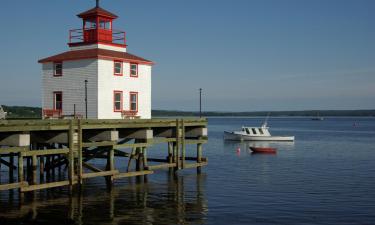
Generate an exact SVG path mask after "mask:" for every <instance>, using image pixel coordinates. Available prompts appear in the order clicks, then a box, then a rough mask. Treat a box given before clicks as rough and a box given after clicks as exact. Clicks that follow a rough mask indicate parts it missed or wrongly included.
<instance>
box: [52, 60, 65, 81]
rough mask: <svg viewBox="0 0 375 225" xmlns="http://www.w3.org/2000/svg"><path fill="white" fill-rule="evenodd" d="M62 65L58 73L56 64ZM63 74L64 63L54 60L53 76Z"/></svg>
mask: <svg viewBox="0 0 375 225" xmlns="http://www.w3.org/2000/svg"><path fill="white" fill-rule="evenodd" d="M58 64H60V65H61V73H56V65H58ZM62 75H63V63H62V62H54V63H53V76H54V77H61V76H62Z"/></svg>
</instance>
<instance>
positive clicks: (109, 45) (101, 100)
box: [39, 1, 154, 119]
mask: <svg viewBox="0 0 375 225" xmlns="http://www.w3.org/2000/svg"><path fill="white" fill-rule="evenodd" d="M77 16H78V17H79V18H80V19H82V27H81V28H79V29H73V30H70V31H69V42H68V46H69V50H68V51H66V52H63V53H61V54H57V55H53V56H51V57H47V58H43V59H41V60H39V63H41V64H42V89H43V90H42V95H43V97H42V107H43V115H44V117H63V116H64V115H81V116H82V117H84V118H85V117H86V118H90V119H121V118H142V119H149V118H151V70H152V65H153V64H154V63H153V62H152V61H150V60H147V59H144V58H142V57H139V56H136V55H134V54H131V53H129V52H128V51H127V42H126V33H125V32H124V31H120V30H116V29H114V28H113V24H114V21H115V20H116V19H117V18H118V17H117V16H116V15H115V14H113V13H111V12H109V11H107V10H105V9H103V8H101V7H100V6H99V1H97V4H96V7H94V8H92V9H90V10H87V11H85V12H83V13H80V14H78V15H77Z"/></svg>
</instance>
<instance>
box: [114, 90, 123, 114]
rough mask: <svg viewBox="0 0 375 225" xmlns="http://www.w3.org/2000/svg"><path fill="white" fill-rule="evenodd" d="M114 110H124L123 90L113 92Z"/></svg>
mask: <svg viewBox="0 0 375 225" xmlns="http://www.w3.org/2000/svg"><path fill="white" fill-rule="evenodd" d="M113 111H114V112H121V111H122V91H114V92H113Z"/></svg>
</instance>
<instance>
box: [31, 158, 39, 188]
mask: <svg viewBox="0 0 375 225" xmlns="http://www.w3.org/2000/svg"><path fill="white" fill-rule="evenodd" d="M37 169H38V158H37V156H36V155H33V156H32V170H33V171H32V184H37V180H36V179H37Z"/></svg>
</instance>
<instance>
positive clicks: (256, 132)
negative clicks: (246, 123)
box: [242, 126, 271, 136]
mask: <svg viewBox="0 0 375 225" xmlns="http://www.w3.org/2000/svg"><path fill="white" fill-rule="evenodd" d="M242 132H243V133H244V134H247V135H251V136H271V134H270V132H269V131H268V127H264V126H262V127H242Z"/></svg>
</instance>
